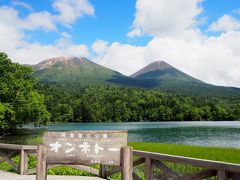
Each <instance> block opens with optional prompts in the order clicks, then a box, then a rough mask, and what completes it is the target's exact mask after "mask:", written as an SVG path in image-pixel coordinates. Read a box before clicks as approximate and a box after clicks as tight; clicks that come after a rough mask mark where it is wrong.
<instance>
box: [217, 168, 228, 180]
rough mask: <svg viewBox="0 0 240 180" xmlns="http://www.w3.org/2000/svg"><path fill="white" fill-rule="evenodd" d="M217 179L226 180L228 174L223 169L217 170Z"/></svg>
mask: <svg viewBox="0 0 240 180" xmlns="http://www.w3.org/2000/svg"><path fill="white" fill-rule="evenodd" d="M217 179H218V180H227V179H228V173H227V171H226V170H225V169H219V170H218V171H217Z"/></svg>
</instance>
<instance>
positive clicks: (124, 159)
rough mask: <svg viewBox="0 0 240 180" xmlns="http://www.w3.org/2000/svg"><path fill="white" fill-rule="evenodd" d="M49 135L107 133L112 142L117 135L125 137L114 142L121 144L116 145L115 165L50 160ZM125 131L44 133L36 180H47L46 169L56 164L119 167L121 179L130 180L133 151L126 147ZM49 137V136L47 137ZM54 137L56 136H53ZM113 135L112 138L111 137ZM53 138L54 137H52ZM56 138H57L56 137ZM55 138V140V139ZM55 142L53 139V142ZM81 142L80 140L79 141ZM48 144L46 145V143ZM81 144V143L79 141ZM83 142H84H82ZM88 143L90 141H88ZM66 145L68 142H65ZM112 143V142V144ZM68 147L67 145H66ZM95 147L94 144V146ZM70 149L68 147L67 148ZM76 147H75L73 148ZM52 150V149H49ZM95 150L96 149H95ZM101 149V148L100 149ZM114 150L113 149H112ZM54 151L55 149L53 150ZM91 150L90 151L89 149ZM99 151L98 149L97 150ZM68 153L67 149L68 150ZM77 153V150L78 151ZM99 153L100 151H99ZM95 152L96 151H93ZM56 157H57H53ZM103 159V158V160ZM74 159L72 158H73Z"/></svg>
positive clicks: (38, 154) (39, 151)
mask: <svg viewBox="0 0 240 180" xmlns="http://www.w3.org/2000/svg"><path fill="white" fill-rule="evenodd" d="M51 133H53V134H54V133H67V134H68V135H69V134H71V133H75V134H77V133H84V134H87V133H88V134H96V133H99V134H103V133H108V134H109V135H110V136H108V137H111V138H112V139H111V140H114V138H116V139H117V138H118V137H116V135H117V134H119V135H124V136H126V137H123V138H120V141H116V142H121V143H120V145H121V146H119V145H118V148H120V149H119V153H118V155H119V162H118V163H117V164H116V163H115V164H114V163H110V164H109V163H104V162H102V161H101V162H100V163H99V161H96V162H94V161H93V162H87V161H79V158H78V161H76V160H71V159H70V160H69V159H68V158H67V160H64V159H61V158H60V159H54V158H51V155H52V153H49V148H50V147H49V142H51V141H47V140H46V138H47V137H50V136H51ZM127 134H128V133H127V131H125V130H122V131H121V130H120V131H65V132H46V133H44V138H43V140H44V141H43V144H42V145H38V148H37V171H36V180H46V179H47V168H48V164H57V165H60V164H64V165H92V164H101V166H106V165H111V166H120V167H121V174H122V179H124V180H131V179H132V171H133V162H132V159H133V149H132V147H128V146H127ZM48 135H50V136H48ZM55 135H56V134H55ZM112 135H113V136H112ZM53 137H54V136H53ZM56 137H57V136H56ZM56 137H55V138H56ZM54 140H56V139H54V138H53V141H54ZM80 141H81V140H80ZM123 141H126V142H123ZM46 142H48V144H47V143H46ZM61 142H65V141H61ZM81 142H82V141H81ZM83 142H85V141H83ZM88 142H89V143H90V141H88ZM96 142H97V141H92V142H91V143H92V144H94V143H96ZM67 143H68V142H67ZM112 143H114V142H112ZM68 145H69V144H68ZM103 145H104V143H103V144H98V145H97V146H103ZM105 145H106V146H104V147H109V146H108V145H114V144H111V143H106V144H105ZM95 146H96V144H95ZM69 147H70V146H69ZM75 147H76V146H75ZM51 148H53V147H51ZM95 148H96V147H95ZM102 148H103V147H102ZM113 148H114V147H113ZM54 150H55V149H54ZM91 150H92V149H91ZM95 150H96V149H95ZM98 150H99V149H98ZM68 151H69V149H68ZM78 151H79V150H78ZM99 151H100V150H99ZM95 152H96V151H95ZM55 157H57V156H55ZM104 158H105V157H103V159H104ZM73 159H74V158H73ZM80 159H81V158H80ZM101 171H102V170H101V169H100V170H99V176H100V177H102V174H104V173H102V172H101Z"/></svg>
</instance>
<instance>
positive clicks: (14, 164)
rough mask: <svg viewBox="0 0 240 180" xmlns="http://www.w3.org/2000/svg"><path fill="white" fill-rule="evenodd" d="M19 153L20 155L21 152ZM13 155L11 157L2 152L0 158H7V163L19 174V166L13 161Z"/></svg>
mask: <svg viewBox="0 0 240 180" xmlns="http://www.w3.org/2000/svg"><path fill="white" fill-rule="evenodd" d="M18 153H19V152H18ZM12 155H13V154H12ZM12 155H11V156H9V155H7V154H5V153H4V152H2V151H0V156H2V157H3V158H5V159H6V161H7V162H8V164H9V165H11V166H12V168H13V169H14V170H15V171H16V172H18V165H17V164H16V163H15V162H13V161H12V160H11V158H12V157H13V156H12Z"/></svg>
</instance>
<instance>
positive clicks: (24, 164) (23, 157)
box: [19, 149, 28, 175]
mask: <svg viewBox="0 0 240 180" xmlns="http://www.w3.org/2000/svg"><path fill="white" fill-rule="evenodd" d="M27 171H28V155H27V152H26V151H25V150H24V149H22V150H21V151H20V167H19V173H20V175H26V174H27V173H28V172H27Z"/></svg>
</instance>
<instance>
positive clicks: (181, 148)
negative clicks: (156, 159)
mask: <svg viewBox="0 0 240 180" xmlns="http://www.w3.org/2000/svg"><path fill="white" fill-rule="evenodd" d="M129 146H132V147H133V148H134V149H136V150H143V151H150V152H158V153H165V154H171V155H179V156H186V157H194V158H201V159H209V160H216V161H223V162H230V163H238V164H240V156H239V154H240V149H234V148H214V147H200V146H186V145H176V144H161V143H149V142H129ZM14 161H15V162H16V163H17V164H18V163H19V157H15V158H14ZM167 165H168V166H169V167H171V168H172V169H174V170H175V171H176V172H177V173H179V174H186V173H193V172H197V171H199V170H201V168H197V167H193V166H188V165H179V164H173V163H167ZM35 166H36V158H35V157H33V156H31V157H30V158H29V168H33V167H35ZM98 167H99V166H98V165H95V168H98ZM0 169H1V170H5V171H11V172H14V170H13V169H12V168H11V166H9V165H8V164H7V163H0ZM143 170H144V166H143V165H142V166H140V167H139V168H138V172H139V173H138V174H139V175H142V174H143V173H142V171H143ZM155 173H159V172H155ZM48 174H51V175H78V176H79V175H81V176H86V175H90V174H89V173H86V172H82V171H79V170H76V169H73V168H70V167H64V166H61V167H55V168H52V169H50V170H48ZM119 177H120V176H119V175H114V176H113V177H112V179H119Z"/></svg>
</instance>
